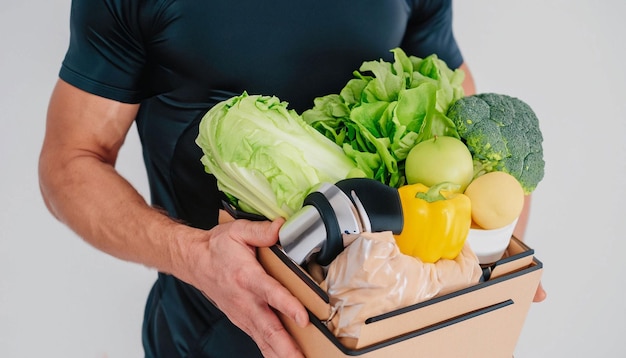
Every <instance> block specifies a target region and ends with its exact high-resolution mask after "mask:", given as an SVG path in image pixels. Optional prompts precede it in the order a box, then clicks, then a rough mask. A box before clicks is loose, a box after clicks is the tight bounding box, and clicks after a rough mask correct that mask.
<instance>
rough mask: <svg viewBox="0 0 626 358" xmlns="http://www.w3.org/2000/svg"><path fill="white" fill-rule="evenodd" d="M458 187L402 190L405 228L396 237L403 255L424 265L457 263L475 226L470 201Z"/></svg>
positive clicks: (411, 186) (420, 186)
mask: <svg viewBox="0 0 626 358" xmlns="http://www.w3.org/2000/svg"><path fill="white" fill-rule="evenodd" d="M455 187H458V185H455V184H452V183H447V182H446V183H440V184H437V185H434V186H432V187H430V188H428V187H427V186H425V185H423V184H419V183H418V184H409V185H404V186H401V187H400V188H398V192H399V194H400V201H401V203H402V211H403V215H404V227H403V229H402V232H401V233H400V234H398V235H394V236H395V239H396V243H397V244H398V247H399V248H400V251H401V252H402V253H403V254H406V255H410V256H414V257H417V258H419V259H420V260H422V261H423V262H428V263H432V262H436V261H437V260H439V259H442V258H443V259H454V258H456V257H457V255H458V254H459V253H460V252H461V250H462V249H463V246H464V244H465V240H466V239H467V234H468V233H469V229H470V226H471V224H472V210H471V202H470V199H469V198H468V197H467V196H466V195H464V194H462V193H455V192H454V191H455V190H456V188H455Z"/></svg>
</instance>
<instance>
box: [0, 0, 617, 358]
mask: <svg viewBox="0 0 626 358" xmlns="http://www.w3.org/2000/svg"><path fill="white" fill-rule="evenodd" d="M625 13H626V2H624V1H621V0H613V1H609V0H605V1H592V0H585V1H583V0H580V1H565V0H562V1H554V0H548V1H545V0H543V1H540V0H532V1H531V0H528V1H502V0H484V1H468V0H465V1H461V0H457V2H456V5H455V31H456V34H457V39H458V40H459V43H460V45H461V48H462V50H463V51H464V54H465V58H466V60H467V62H468V63H469V65H470V67H471V68H472V70H473V73H474V76H475V78H476V82H477V86H478V91H479V92H499V93H505V94H509V95H513V96H516V97H519V98H521V99H522V100H524V101H526V102H527V103H529V104H530V105H531V106H532V107H533V109H534V110H535V112H536V113H537V115H538V117H539V118H540V120H541V126H542V131H543V134H544V138H545V142H544V150H545V159H546V163H547V164H546V176H545V179H544V180H543V181H542V182H541V183H540V185H539V187H538V189H537V190H536V191H535V193H534V205H533V209H532V213H531V222H530V224H529V228H528V232H527V237H526V241H527V243H528V244H529V245H530V246H531V247H533V248H534V249H535V252H536V256H537V257H538V258H539V259H540V260H541V261H543V263H544V268H545V269H544V275H543V282H544V285H545V287H546V290H547V291H548V299H547V300H546V301H545V302H543V303H541V304H535V305H533V306H532V307H531V310H530V312H529V314H528V317H527V320H526V324H525V326H524V330H523V332H522V335H521V337H520V340H519V343H518V347H517V352H516V357H517V358H537V357H623V356H626V345H625V344H624V342H623V338H622V335H621V334H620V333H619V332H624V329H625V328H626V313H625V307H626V305H625V304H624V289H623V282H624V279H623V274H624V272H626V270H625V264H624V262H625V258H624V249H625V246H626V245H625V240H624V238H623V236H624V233H623V227H624V225H623V223H624V221H625V215H624V214H625V210H624V204H623V202H624V200H625V198H626V190H625V189H624V188H625V186H624V174H625V173H626V144H625V143H626V141H625V140H624V139H625V133H626V120H625V118H624V117H625V113H626V90H624V83H625V82H626V71H625V69H624V68H625V66H624V58H626V48H625V46H624V35H626V22H624V21H623V15H624V14H625ZM68 15H69V0H45V1H44V0H33V1H11V2H9V1H4V2H3V5H2V7H1V9H0V44H1V45H2V46H1V49H0V110H1V112H0V115H1V118H2V120H1V122H0V123H1V126H0V168H1V169H0V180H2V185H1V186H0V357H7V358H16V357H52V358H56V357H59V358H92V357H98V358H101V357H111V358H113V357H116V358H126V357H141V356H142V355H143V353H142V350H141V342H140V326H141V320H142V315H143V307H144V303H145V299H146V295H147V293H148V290H149V288H150V287H151V285H152V282H153V280H154V278H155V277H156V273H155V272H153V271H151V270H149V269H147V268H144V267H142V266H140V265H135V264H130V263H126V262H122V261H119V260H117V259H114V258H112V257H109V256H106V255H104V254H101V253H99V252H97V251H96V250H94V249H93V248H91V247H90V246H88V245H87V244H86V243H84V242H83V241H82V240H81V239H79V238H77V237H76V236H75V235H74V234H73V233H72V232H71V231H69V230H68V229H66V228H65V227H64V226H62V225H61V224H59V223H57V222H56V221H55V220H54V219H52V217H51V216H50V215H49V214H48V212H47V211H46V209H45V208H44V206H43V203H42V201H41V199H40V196H39V193H38V184H37V174H36V165H37V156H38V151H39V148H40V144H41V140H42V137H43V132H44V119H45V113H46V106H47V101H48V97H49V95H50V92H51V89H52V86H53V84H54V82H55V80H56V76H57V72H58V69H59V65H60V62H61V60H62V57H63V54H64V51H65V49H66V46H67V40H68ZM118 168H119V170H120V171H121V172H122V173H124V175H126V176H127V177H128V178H129V180H130V181H131V182H132V183H134V184H136V186H137V187H138V189H139V191H140V192H142V193H143V194H144V195H145V194H147V185H146V179H145V174H144V171H143V164H142V161H141V157H140V149H139V145H138V140H137V138H136V133H135V132H134V130H133V131H132V132H131V137H130V138H129V139H128V141H127V144H126V145H125V147H124V148H123V152H122V153H121V156H120V160H119V165H118ZM484 329H486V330H489V329H490V328H489V327H484Z"/></svg>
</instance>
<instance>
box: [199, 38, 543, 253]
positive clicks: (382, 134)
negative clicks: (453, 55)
mask: <svg viewBox="0 0 626 358" xmlns="http://www.w3.org/2000/svg"><path fill="white" fill-rule="evenodd" d="M392 52H393V55H394V62H392V63H389V62H385V61H382V60H380V61H369V62H364V63H363V64H362V66H361V67H360V68H359V70H358V71H355V72H354V78H353V79H352V80H350V81H349V82H348V83H347V84H346V85H345V87H344V88H343V89H342V90H341V91H340V93H339V94H329V95H326V96H323V97H319V98H317V99H316V100H315V102H314V106H313V108H311V109H309V110H307V111H304V112H303V113H302V115H299V114H297V113H296V112H295V111H293V110H290V109H288V104H287V103H286V102H282V101H280V100H279V99H278V98H276V97H270V96H262V95H254V96H252V95H248V94H247V93H243V94H242V95H241V96H238V97H234V98H231V99H230V100H227V101H224V102H221V103H219V104H218V105H216V106H215V107H214V108H212V109H211V110H209V111H208V112H207V113H206V115H205V116H204V117H203V119H202V121H201V123H200V131H199V132H200V133H199V135H198V138H197V140H196V143H197V144H198V145H199V146H200V147H201V148H202V150H203V153H204V156H203V157H202V159H201V160H202V163H203V164H204V166H205V169H206V171H207V172H208V173H212V174H213V175H215V177H216V178H217V181H218V186H219V188H220V190H222V191H223V192H224V193H225V194H227V196H229V197H230V198H231V202H232V204H233V205H235V206H236V207H237V208H239V209H241V210H243V211H247V212H251V213H258V214H261V215H263V216H265V217H267V218H268V219H274V218H277V217H279V216H280V217H285V218H289V217H290V216H291V215H293V214H294V213H295V212H296V211H298V210H299V209H300V208H301V207H302V204H303V200H304V198H305V197H306V196H307V194H308V193H309V191H310V190H311V188H313V187H314V186H315V185H316V184H319V183H321V182H329V183H335V182H337V181H339V180H342V179H346V178H350V177H367V178H370V179H375V180H378V181H380V182H382V183H384V184H386V185H389V186H391V187H395V188H398V191H399V193H400V196H401V201H402V206H403V210H404V222H405V227H404V229H403V231H402V233H401V234H399V235H396V236H395V238H396V241H397V243H398V246H399V248H400V250H401V251H402V252H403V253H405V254H408V255H412V256H415V257H419V258H420V259H422V260H424V261H425V262H434V261H437V260H438V259H440V258H454V257H455V256H456V255H457V254H458V253H459V252H460V251H461V249H462V248H463V245H464V243H465V238H466V237H467V233H468V231H469V229H470V227H471V226H472V224H478V225H479V226H480V223H477V222H476V220H475V221H474V222H473V220H472V219H473V218H480V219H478V220H477V221H480V222H481V223H482V224H483V225H484V226H485V227H484V228H485V229H491V228H497V227H498V226H500V225H503V223H505V222H506V221H510V222H512V221H513V220H512V219H511V218H513V219H515V218H516V215H519V212H520V211H521V206H522V205H523V196H524V195H528V194H530V193H531V192H532V191H533V190H534V189H535V188H536V187H537V184H538V183H539V182H540V181H541V180H542V178H543V175H544V166H545V162H544V160H543V149H542V141H543V138H542V135H541V131H540V129H539V122H538V119H537V117H536V115H535V114H534V112H533V111H532V109H531V108H530V106H529V105H528V104H526V103H524V102H523V101H521V100H520V99H517V98H513V97H510V96H506V95H502V94H495V93H486V94H478V95H472V96H465V95H464V93H463V89H462V87H461V84H462V82H463V79H464V73H463V71H462V70H451V69H450V68H448V67H447V65H446V64H445V63H444V62H443V61H441V60H440V59H438V58H437V57H436V56H435V55H431V56H429V57H426V58H424V59H421V58H417V57H413V56H407V55H406V54H405V53H404V52H403V51H402V50H401V49H394V50H392ZM444 138H445V139H444ZM437 140H439V142H437ZM446 143H447V145H445V146H444V144H446ZM419 144H424V145H423V146H420V148H421V147H424V148H428V147H429V146H430V148H429V149H428V150H427V151H426V153H419V155H417V154H413V155H411V157H413V158H410V157H409V155H410V153H411V152H412V150H413V149H416V151H417V150H418V149H417V148H418V145H419ZM459 146H460V148H462V150H458V148H459ZM455 148H456V149H455ZM419 150H420V151H421V150H422V149H419ZM438 152H441V153H438ZM452 152H456V153H452ZM442 154H445V155H442ZM439 158H454V159H439ZM439 173H443V174H439ZM488 173H503V174H506V176H508V177H503V176H495V175H492V176H487V177H485V178H483V179H481V180H478V179H480V178H481V177H482V176H486V175H487V174H488ZM429 174H434V175H429ZM407 179H410V180H407ZM512 179H514V180H513V181H511V180H512ZM450 182H451V183H450ZM474 182H476V184H474V185H473V186H472V183H474ZM466 188H468V189H469V188H472V189H471V192H469V193H468V194H470V195H465V194H464V192H465V191H466ZM491 188H499V189H500V193H499V194H498V193H497V192H496V191H494V190H492V189H491ZM512 188H513V189H512ZM472 197H473V198H474V201H475V202H476V204H477V206H476V210H475V211H474V208H473V205H474V204H473V202H472V199H471V198H472ZM476 198H479V199H476ZM507 198H508V199H510V200H511V201H514V202H506V201H507V200H508V199H507ZM485 203H486V204H485ZM520 203H521V204H520ZM479 204H480V205H482V206H480V205H479ZM497 205H500V206H501V207H502V208H503V209H502V208H501V209H498V210H500V212H501V213H502V212H504V213H505V214H504V215H501V216H500V217H497V216H494V215H493V213H490V210H491V206H493V207H494V208H495V206H497ZM502 205H503V206H502ZM479 208H480V209H479ZM490 215H491V216H490ZM507 215H508V216H507ZM514 217H515V218H514Z"/></svg>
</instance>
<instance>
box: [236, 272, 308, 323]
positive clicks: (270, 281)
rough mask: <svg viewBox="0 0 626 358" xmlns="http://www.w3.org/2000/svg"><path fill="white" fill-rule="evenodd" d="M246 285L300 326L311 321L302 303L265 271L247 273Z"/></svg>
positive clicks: (260, 298)
mask: <svg viewBox="0 0 626 358" xmlns="http://www.w3.org/2000/svg"><path fill="white" fill-rule="evenodd" d="M261 270H262V268H261ZM244 285H246V286H247V287H248V289H249V290H250V291H252V292H255V293H256V295H257V296H258V298H259V300H261V301H262V302H266V303H267V304H268V305H269V306H270V307H272V308H274V309H275V310H277V311H279V312H281V313H282V314H284V315H285V316H287V317H289V318H290V319H292V320H293V321H295V322H296V324H297V325H298V326H300V327H305V326H306V325H307V324H308V323H309V314H308V313H307V311H306V308H304V306H303V305H302V303H301V302H300V301H299V300H298V299H297V298H296V297H294V296H293V295H292V294H291V293H290V292H289V290H287V289H286V288H285V287H284V286H283V285H281V284H280V283H279V282H278V281H276V280H275V279H274V278H272V277H271V276H269V275H268V274H267V273H265V271H263V272H261V273H259V274H257V275H246V283H245V284H244Z"/></svg>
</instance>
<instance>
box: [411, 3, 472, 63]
mask: <svg viewBox="0 0 626 358" xmlns="http://www.w3.org/2000/svg"><path fill="white" fill-rule="evenodd" d="M413 6H414V7H415V8H414V9H413V12H412V13H413V14H414V15H413V16H412V17H411V19H410V20H409V23H408V26H407V31H406V34H405V37H404V40H403V44H402V48H403V49H404V50H405V51H406V52H407V53H408V54H410V55H414V56H417V57H422V58H424V57H427V56H429V55H432V54H436V55H437V56H438V57H439V58H440V59H442V60H443V61H445V62H446V64H447V65H448V67H450V68H452V69H455V68H458V67H459V66H461V64H463V56H462V54H461V51H460V49H459V46H458V44H457V42H456V39H455V38H454V33H453V31H452V0H420V1H414V5H413Z"/></svg>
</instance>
